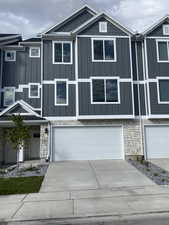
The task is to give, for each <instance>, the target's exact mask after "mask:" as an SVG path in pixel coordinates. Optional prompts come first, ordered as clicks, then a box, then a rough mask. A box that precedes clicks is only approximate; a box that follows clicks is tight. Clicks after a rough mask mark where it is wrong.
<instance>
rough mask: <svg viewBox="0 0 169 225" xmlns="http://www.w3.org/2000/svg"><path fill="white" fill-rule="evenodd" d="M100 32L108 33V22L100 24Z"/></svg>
mask: <svg viewBox="0 0 169 225" xmlns="http://www.w3.org/2000/svg"><path fill="white" fill-rule="evenodd" d="M99 32H100V33H107V22H100V23H99Z"/></svg>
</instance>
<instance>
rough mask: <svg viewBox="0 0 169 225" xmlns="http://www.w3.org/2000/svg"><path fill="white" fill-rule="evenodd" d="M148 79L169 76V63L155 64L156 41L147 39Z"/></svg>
mask: <svg viewBox="0 0 169 225" xmlns="http://www.w3.org/2000/svg"><path fill="white" fill-rule="evenodd" d="M147 59H148V77H149V78H152V79H155V78H156V77H157V76H167V77H168V76H169V63H158V62H157V50H156V40H155V39H147Z"/></svg>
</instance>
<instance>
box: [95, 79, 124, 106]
mask: <svg viewBox="0 0 169 225" xmlns="http://www.w3.org/2000/svg"><path fill="white" fill-rule="evenodd" d="M91 82H92V83H91V93H92V94H91V95H92V96H91V97H92V104H112V103H120V97H119V96H120V95H119V91H120V90H119V81H118V79H114V78H92V81H91Z"/></svg>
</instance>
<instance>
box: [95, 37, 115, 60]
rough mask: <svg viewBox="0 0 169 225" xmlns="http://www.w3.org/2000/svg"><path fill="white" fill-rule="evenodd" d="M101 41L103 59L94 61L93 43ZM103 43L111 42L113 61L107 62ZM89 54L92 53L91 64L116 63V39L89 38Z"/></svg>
mask: <svg viewBox="0 0 169 225" xmlns="http://www.w3.org/2000/svg"><path fill="white" fill-rule="evenodd" d="M97 40H98V41H102V42H103V59H98V60H97V59H95V58H94V41H97ZM105 41H113V51H114V59H111V60H108V59H106V55H105ZM91 48H92V49H91V52H92V62H106V63H107V62H110V63H111V62H117V48H116V38H107V37H104V36H103V37H97V38H91Z"/></svg>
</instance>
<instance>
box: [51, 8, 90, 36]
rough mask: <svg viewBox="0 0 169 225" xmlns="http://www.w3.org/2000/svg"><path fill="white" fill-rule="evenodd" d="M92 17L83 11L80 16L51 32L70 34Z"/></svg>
mask: <svg viewBox="0 0 169 225" xmlns="http://www.w3.org/2000/svg"><path fill="white" fill-rule="evenodd" d="M92 17H93V15H91V13H89V12H88V11H83V12H82V13H81V14H80V15H77V16H76V17H75V18H73V19H72V20H71V21H68V22H67V23H65V24H64V25H62V26H61V27H60V28H58V29H52V31H51V32H70V31H73V30H75V29H76V28H77V27H79V26H80V25H82V24H83V23H85V22H86V21H87V20H89V19H91V18H92Z"/></svg>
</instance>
